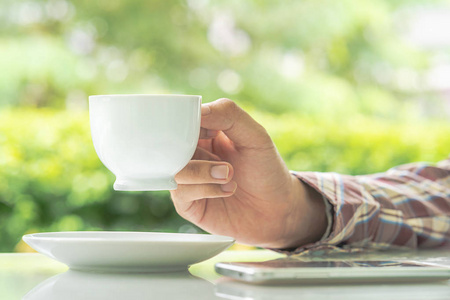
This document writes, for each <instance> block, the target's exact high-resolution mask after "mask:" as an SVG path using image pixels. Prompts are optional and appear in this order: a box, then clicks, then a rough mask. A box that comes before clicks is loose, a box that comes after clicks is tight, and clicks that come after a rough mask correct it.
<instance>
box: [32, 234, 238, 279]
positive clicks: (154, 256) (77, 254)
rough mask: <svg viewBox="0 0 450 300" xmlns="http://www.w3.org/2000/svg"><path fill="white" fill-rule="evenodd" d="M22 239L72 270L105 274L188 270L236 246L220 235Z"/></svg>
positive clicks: (33, 237) (66, 236)
mask: <svg viewBox="0 0 450 300" xmlns="http://www.w3.org/2000/svg"><path fill="white" fill-rule="evenodd" d="M23 240H24V241H25V242H26V243H27V244H28V245H30V246H31V247H32V248H33V249H35V250H36V251H38V252H40V253H42V254H45V255H47V256H49V257H50V258H53V259H55V260H57V261H60V262H62V263H64V264H66V265H68V266H69V268H71V269H74V270H84V271H106V272H111V271H113V272H171V271H181V270H186V269H187V268H188V267H189V266H190V265H192V264H195V263H198V262H201V261H204V260H206V259H208V258H211V257H213V256H215V255H217V254H219V253H220V252H222V251H223V250H225V249H227V248H228V247H230V246H231V245H232V244H233V243H234V239H233V238H231V237H226V236H219V235H207V234H184V233H159V232H120V231H73V232H70V231H69V232H47V233H35V234H27V235H24V236H23Z"/></svg>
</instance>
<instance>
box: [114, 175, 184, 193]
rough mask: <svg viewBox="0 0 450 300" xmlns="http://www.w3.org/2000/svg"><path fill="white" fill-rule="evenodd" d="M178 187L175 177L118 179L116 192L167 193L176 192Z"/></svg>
mask: <svg viewBox="0 0 450 300" xmlns="http://www.w3.org/2000/svg"><path fill="white" fill-rule="evenodd" d="M177 187H178V185H177V183H176V182H175V179H174V178H173V177H169V178H148V179H125V178H116V182H114V190H116V191H166V190H176V189H177Z"/></svg>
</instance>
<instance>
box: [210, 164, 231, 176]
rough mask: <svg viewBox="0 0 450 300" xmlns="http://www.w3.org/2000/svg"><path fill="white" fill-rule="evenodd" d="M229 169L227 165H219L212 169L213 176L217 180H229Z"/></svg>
mask: <svg viewBox="0 0 450 300" xmlns="http://www.w3.org/2000/svg"><path fill="white" fill-rule="evenodd" d="M228 173H229V169H228V166H227V165H217V166H213V167H212V168H211V176H212V177H213V178H215V179H227V178H228Z"/></svg>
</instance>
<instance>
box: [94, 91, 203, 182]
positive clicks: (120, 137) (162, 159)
mask: <svg viewBox="0 0 450 300" xmlns="http://www.w3.org/2000/svg"><path fill="white" fill-rule="evenodd" d="M201 101H202V97H201V96H191V95H100V96H90V97H89V116H90V123H91V134H92V140H93V142H94V147H95V151H96V152H97V155H98V157H99V158H100V160H101V161H102V163H103V164H104V165H105V166H106V167H107V168H108V169H109V170H110V171H111V172H113V173H114V175H116V182H115V183H114V189H115V190H118V191H156V190H174V189H176V188H177V183H176V182H175V179H174V176H175V174H176V173H178V172H179V171H180V170H181V169H182V168H184V167H185V166H186V165H187V163H188V162H189V160H190V159H191V157H192V155H193V154H194V151H195V149H196V146H197V142H198V137H199V133H200V118H201V115H200V108H201Z"/></svg>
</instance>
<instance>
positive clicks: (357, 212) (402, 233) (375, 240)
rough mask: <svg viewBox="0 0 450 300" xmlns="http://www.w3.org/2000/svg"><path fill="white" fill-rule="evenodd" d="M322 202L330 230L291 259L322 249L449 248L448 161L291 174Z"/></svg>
mask: <svg viewBox="0 0 450 300" xmlns="http://www.w3.org/2000/svg"><path fill="white" fill-rule="evenodd" d="M293 174H294V175H296V176H297V177H298V178H299V179H300V180H302V181H303V182H305V183H306V184H308V185H310V186H311V187H312V188H314V189H315V190H316V191H318V192H319V193H320V194H321V195H322V196H323V198H324V200H325V201H326V206H327V207H328V212H327V213H328V216H329V219H328V220H329V222H330V224H329V230H328V232H327V233H326V234H325V235H324V237H323V238H322V239H321V240H320V241H318V242H316V243H314V244H309V245H305V246H302V247H300V248H298V249H296V250H294V251H293V252H291V251H289V252H290V253H291V254H295V253H300V252H304V251H305V250H306V251H308V250H315V249H323V248H332V249H333V248H334V249H336V248H339V249H341V250H342V249H348V250H351V249H364V248H372V249H373V248H375V249H387V248H395V247H408V248H431V247H439V246H442V245H444V244H446V243H448V242H450V157H449V158H448V159H447V160H444V161H441V162H439V163H437V164H436V165H430V164H425V163H415V164H408V165H402V166H399V167H396V168H393V169H390V170H388V171H387V172H385V173H380V174H373V175H363V176H349V175H339V174H336V173H317V172H293Z"/></svg>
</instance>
